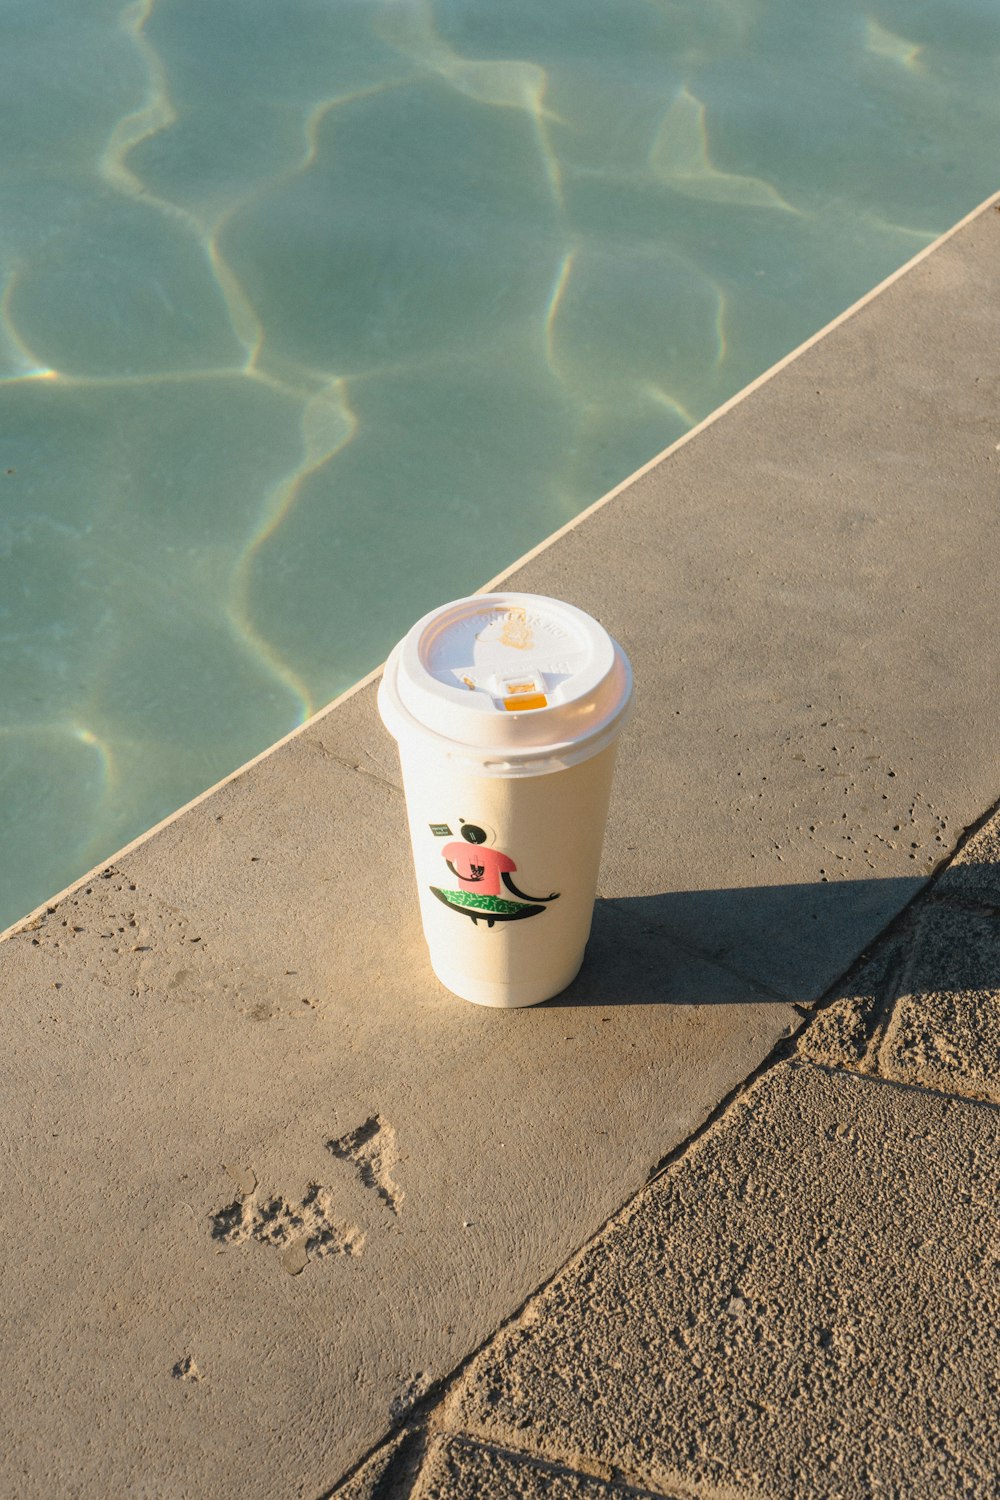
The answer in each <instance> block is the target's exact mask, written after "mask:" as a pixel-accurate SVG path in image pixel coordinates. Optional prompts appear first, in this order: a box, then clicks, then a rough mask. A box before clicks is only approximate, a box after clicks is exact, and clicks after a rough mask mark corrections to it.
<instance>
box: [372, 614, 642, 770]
mask: <svg viewBox="0 0 1000 1500" xmlns="http://www.w3.org/2000/svg"><path fill="white" fill-rule="evenodd" d="M630 697H631V673H630V671H629V668H628V662H627V660H626V659H625V655H624V653H623V652H622V650H621V648H620V647H619V646H616V644H615V642H614V641H613V640H612V639H611V637H610V636H609V635H608V633H607V631H606V630H605V629H604V628H603V627H602V626H601V625H599V624H598V623H597V621H596V620H593V619H591V617H590V615H587V614H585V613H584V612H583V610H580V609H577V608H575V606H573V605H571V604H566V603H564V602H562V601H561V600H558V599H548V598H545V597H543V596H542V595H538V594H513V593H511V594H479V595H474V596H472V597H471V598H467V599H458V600H456V601H455V602H454V603H452V604H446V605H443V606H442V607H441V608H440V609H436V610H433V611H432V612H431V613H430V614H428V615H425V616H424V618H423V619H422V620H419V621H418V622H417V624H416V625H414V627H413V629H412V630H410V631H409V633H408V634H407V635H406V637H405V638H404V639H403V640H402V641H401V642H400V643H399V645H398V646H397V647H396V649H395V650H394V651H393V653H392V655H391V656H390V658H389V661H388V663H387V664H386V671H385V674H384V676H383V681H382V687H381V688H380V691H379V707H380V709H381V712H382V717H383V719H384V720H385V722H386V724H387V726H388V727H389V729H390V730H391V731H392V733H393V734H395V735H396V737H397V739H405V738H406V737H407V735H408V734H409V733H413V732H416V733H418V734H423V735H425V736H431V737H433V738H434V739H435V740H437V741H439V742H447V743H448V744H449V745H450V753H455V754H457V753H458V752H459V751H460V748H461V747H465V749H466V750H468V751H469V752H471V758H472V759H474V760H476V761H477V762H481V761H482V760H483V752H488V754H487V756H486V758H487V759H490V758H493V757H499V758H500V759H501V760H503V761H504V763H505V764H506V763H509V762H510V761H511V759H512V758H513V759H517V758H518V757H521V758H525V757H526V758H528V759H530V760H537V758H538V756H539V755H540V754H544V753H545V752H548V751H552V752H556V753H557V754H558V753H559V752H561V751H563V750H569V749H570V748H571V747H572V746H574V745H580V746H581V747H582V746H584V745H585V744H586V745H587V746H588V749H587V750H586V751H585V753H588V754H592V753H595V751H594V748H593V746H592V745H590V742H591V741H592V740H593V738H594V737H595V735H601V734H602V733H603V732H604V731H606V730H609V729H610V728H611V727H612V725H615V726H616V725H617V721H618V719H619V718H620V717H621V715H622V713H623V712H624V710H625V708H626V707H627V706H628V702H629V699H630ZM439 748H444V745H442V744H439ZM465 758H469V757H465ZM578 758H580V757H578V756H576V755H573V756H572V757H571V759H574V760H575V759H578ZM567 763H569V762H567Z"/></svg>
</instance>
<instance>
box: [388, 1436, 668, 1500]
mask: <svg viewBox="0 0 1000 1500" xmlns="http://www.w3.org/2000/svg"><path fill="white" fill-rule="evenodd" d="M649 1493H650V1492H649V1491H648V1490H637V1489H633V1488H632V1487H630V1486H625V1485H621V1486H619V1485H615V1486H613V1487H612V1486H611V1485H608V1484H604V1483H603V1482H602V1481H601V1480H600V1479H594V1478H590V1477H588V1476H587V1475H586V1474H579V1473H575V1472H574V1471H573V1470H572V1469H569V1468H567V1467H565V1465H559V1464H547V1463H540V1462H538V1461H537V1460H533V1459H531V1458H526V1457H525V1456H524V1455H523V1454H520V1453H511V1452H506V1451H504V1450H502V1449H498V1448H488V1447H484V1446H483V1445H482V1444H480V1443H471V1442H469V1441H468V1440H467V1439H464V1438H455V1437H441V1438H436V1439H435V1440H434V1441H433V1443H432V1444H431V1447H430V1451H429V1453H428V1456H427V1460H426V1462H425V1464H424V1466H423V1468H422V1470H421V1472H420V1478H419V1481H418V1482H417V1485H416V1488H415V1489H413V1490H412V1491H411V1494H412V1497H413V1500H479V1497H480V1496H482V1495H490V1496H493V1497H495V1500H541V1497H542V1496H545V1497H548V1500H616V1497H617V1500H628V1497H629V1496H634V1497H635V1500H642V1497H644V1496H648V1495H649Z"/></svg>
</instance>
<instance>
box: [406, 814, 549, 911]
mask: <svg viewBox="0 0 1000 1500" xmlns="http://www.w3.org/2000/svg"><path fill="white" fill-rule="evenodd" d="M430 828H431V832H432V833H433V834H434V835H435V837H437V838H448V837H450V836H451V829H450V828H449V827H448V825H447V823H432V824H431V825H430ZM486 837H487V835H486V830H485V829H484V828H480V827H479V825H478V824H477V823H466V822H465V820H464V818H463V819H462V839H463V840H464V842H461V843H460V842H459V841H458V840H457V839H454V840H453V841H452V842H451V843H450V844H445V846H444V848H443V849H442V850H441V854H442V857H443V859H444V861H445V864H446V865H447V866H448V869H449V870H450V871H451V873H452V875H453V876H454V877H455V879H456V880H457V881H458V890H446V889H444V888H443V887H441V886H436V885H432V886H431V891H432V893H433V894H434V895H435V896H436V897H437V899H438V900H439V901H441V902H443V903H444V905H445V906H448V907H450V908H451V910H452V911H457V912H461V914H462V915H463V916H466V917H471V919H472V923H473V925H474V926H476V925H478V923H479V920H480V918H482V920H483V921H484V922H485V923H486V925H487V927H492V926H493V924H494V922H516V921H520V920H521V919H522V918H523V917H537V916H538V914H539V913H540V912H543V911H544V910H545V908H546V905H547V903H548V902H550V901H558V899H559V892H558V891H552V892H550V894H549V895H548V896H528V895H526V894H525V892H524V891H522V890H519V889H518V887H517V886H516V885H515V884H514V881H513V878H512V877H513V874H514V872H515V870H516V869H517V865H516V864H515V863H514V861H513V860H512V859H511V857H510V855H509V854H504V853H503V851H502V850H500V849H494V848H492V847H490V846H489V845H488V844H487V842H486ZM501 887H502V888H503V889H504V890H505V891H507V892H508V893H509V895H501V893H500V892H501ZM510 896H513V897H514V900H510Z"/></svg>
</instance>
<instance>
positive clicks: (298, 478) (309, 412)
mask: <svg viewBox="0 0 1000 1500" xmlns="http://www.w3.org/2000/svg"><path fill="white" fill-rule="evenodd" d="M357 428H358V421H357V417H356V415H355V413H354V411H353V410H352V409H351V406H350V403H349V400H348V392H347V384H346V382H345V381H343V380H335V381H333V382H332V383H331V385H330V386H329V387H328V388H327V389H326V390H324V391H321V392H320V393H319V394H317V395H315V396H313V397H312V398H311V400H309V401H307V402H306V405H305V407H304V409H303V412H302V457H301V459H300V461H299V463H298V464H297V465H296V467H295V468H294V469H293V470H292V471H291V473H289V474H287V475H286V476H285V478H284V479H283V480H281V481H280V483H279V484H277V485H276V486H275V487H274V489H273V490H272V491H271V493H270V495H269V496H268V499H267V502H266V504H265V506H264V510H263V514H262V515H261V517H260V520H259V521H258V523H257V526H256V527H255V529H254V531H253V534H252V535H251V537H250V539H249V541H248V542H247V544H246V546H245V548H244V550H243V552H242V554H241V555H240V557H239V559H238V561H237V563H236V566H235V568H234V569H233V575H232V579H231V582H230V590H229V598H228V601H227V605H226V615H227V618H228V619H229V622H230V624H231V625H232V627H233V629H234V630H235V631H236V633H237V634H238V636H239V637H240V638H241V639H242V640H243V641H245V642H246V643H247V644H248V645H249V646H250V647H251V648H252V649H253V651H254V652H255V653H256V655H257V656H258V658H259V659H260V660H261V661H262V662H264V663H265V664H266V665H267V667H268V669H269V670H270V671H271V672H272V673H273V675H274V676H275V677H276V678H277V679H278V681H279V682H281V683H282V684H283V685H284V686H285V687H286V688H287V689H288V690H289V691H290V692H291V693H292V694H294V696H295V697H296V698H297V700H298V703H299V715H300V722H302V721H303V720H305V719H307V718H308V717H309V715H310V714H311V713H313V712H314V707H315V705H314V703H313V699H312V694H311V691H310V689H309V687H308V685H307V683H306V682H305V680H304V678H302V677H301V676H300V675H299V673H298V672H296V671H295V669H294V668H293V667H292V666H291V665H290V664H289V663H288V662H287V661H285V659H284V658H283V657H282V656H281V655H280V653H279V652H278V651H276V650H275V648H274V647H273V646H272V645H271V644H270V642H268V641H267V640H265V639H264V637H263V636H261V634H260V633H259V631H258V630H257V628H256V626H255V625H254V623H253V620H252V604H251V595H250V587H251V581H252V572H253V564H254V561H255V559H256V557H257V554H258V552H259V551H260V549H261V548H262V547H263V546H264V544H265V543H266V542H267V541H269V540H270V538H271V537H273V536H274V534H275V532H277V530H278V529H279V528H280V526H281V525H282V523H283V522H284V521H285V520H286V519H287V518H288V516H289V515H290V514H291V511H292V509H293V508H294V505H295V502H296V500H297V499H298V497H299V494H300V492H301V489H302V485H303V483H304V482H305V480H307V479H308V478H309V477H310V476H311V475H313V474H315V473H317V472H318V471H319V470H320V469H321V468H322V467H323V465H324V464H326V463H328V462H329V460H330V459H331V458H333V457H334V456H335V455H336V454H337V453H339V452H340V451H341V450H342V449H343V448H345V447H346V446H347V444H348V443H349V442H350V441H351V439H352V438H353V437H354V434H355V433H356V431H357Z"/></svg>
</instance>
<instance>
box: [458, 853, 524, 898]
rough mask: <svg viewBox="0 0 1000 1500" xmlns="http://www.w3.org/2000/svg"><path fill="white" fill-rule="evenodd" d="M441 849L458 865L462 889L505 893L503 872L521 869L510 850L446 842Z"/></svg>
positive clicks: (495, 893)
mask: <svg viewBox="0 0 1000 1500" xmlns="http://www.w3.org/2000/svg"><path fill="white" fill-rule="evenodd" d="M441 853H442V855H443V856H444V858H445V859H446V860H448V861H449V862H450V863H451V864H453V865H454V866H455V869H456V871H457V872H458V883H459V885H460V886H461V888H462V890H463V891H478V892H479V893H480V895H482V896H499V895H501V894H502V893H501V889H500V876H501V875H502V874H504V872H505V871H508V870H516V869H517V865H516V864H515V863H514V861H513V860H512V859H511V857H510V855H509V854H501V853H500V850H499V849H489V848H487V847H486V845H485V844H466V843H461V844H460V843H454V844H445V846H444V848H443V849H442V850H441Z"/></svg>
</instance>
